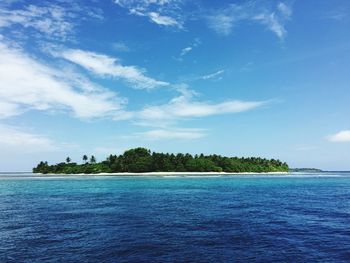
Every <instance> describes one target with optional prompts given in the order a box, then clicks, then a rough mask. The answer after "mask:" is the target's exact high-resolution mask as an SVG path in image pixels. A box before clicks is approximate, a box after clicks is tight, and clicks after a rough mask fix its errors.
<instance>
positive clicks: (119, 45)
mask: <svg viewBox="0 0 350 263" xmlns="http://www.w3.org/2000/svg"><path fill="white" fill-rule="evenodd" d="M112 48H113V49H114V50H115V51H118V52H129V51H130V48H129V47H128V46H127V45H126V44H125V43H124V42H121V41H119V42H115V43H113V44H112Z"/></svg>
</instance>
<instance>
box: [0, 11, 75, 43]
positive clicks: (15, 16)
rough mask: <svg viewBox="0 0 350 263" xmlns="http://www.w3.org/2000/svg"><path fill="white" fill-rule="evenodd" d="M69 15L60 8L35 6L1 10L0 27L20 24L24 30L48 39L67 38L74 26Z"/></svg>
mask: <svg viewBox="0 0 350 263" xmlns="http://www.w3.org/2000/svg"><path fill="white" fill-rule="evenodd" d="M68 19H69V15H68V14H67V12H66V11H65V10H64V9H63V8H62V7H60V6H57V5H50V6H45V7H44V6H40V7H39V6H34V5H29V6H27V7H25V8H24V9H18V10H8V9H0V27H9V26H12V25H13V24H19V25H21V26H23V27H24V28H33V29H35V30H37V31H39V32H40V33H43V34H44V35H45V36H46V37H53V38H63V39H65V38H67V36H68V34H69V33H70V32H71V31H72V29H73V25H72V24H71V23H70V22H69V21H68Z"/></svg>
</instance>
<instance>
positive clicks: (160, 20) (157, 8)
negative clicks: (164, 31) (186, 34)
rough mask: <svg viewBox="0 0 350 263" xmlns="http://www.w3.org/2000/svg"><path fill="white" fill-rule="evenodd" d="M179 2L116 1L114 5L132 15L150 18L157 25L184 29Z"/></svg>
mask: <svg viewBox="0 0 350 263" xmlns="http://www.w3.org/2000/svg"><path fill="white" fill-rule="evenodd" d="M180 2H181V1H179V0H131V1H130V0H115V1H114V3H115V4H117V5H119V6H120V7H122V8H126V9H128V10H129V12H130V14H132V15H136V16H143V17H148V18H149V20H150V21H151V22H152V23H154V24H157V25H160V26H164V27H175V28H178V29H182V28H183V21H182V18H181V16H180V15H179V13H178V12H177V11H178V9H179V7H178V4H179V3H180Z"/></svg>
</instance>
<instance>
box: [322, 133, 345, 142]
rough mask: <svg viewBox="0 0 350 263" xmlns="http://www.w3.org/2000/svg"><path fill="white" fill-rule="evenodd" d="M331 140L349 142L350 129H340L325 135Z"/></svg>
mask: <svg viewBox="0 0 350 263" xmlns="http://www.w3.org/2000/svg"><path fill="white" fill-rule="evenodd" d="M327 138H328V140H329V141H331V142H350V130H344V131H340V132H338V133H336V134H333V135H330V136H328V137H327Z"/></svg>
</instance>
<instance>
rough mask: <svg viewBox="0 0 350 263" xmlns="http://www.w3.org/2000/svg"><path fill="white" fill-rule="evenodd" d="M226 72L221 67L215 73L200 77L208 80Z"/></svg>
mask: <svg viewBox="0 0 350 263" xmlns="http://www.w3.org/2000/svg"><path fill="white" fill-rule="evenodd" d="M224 72H225V70H223V69H220V70H218V71H216V72H214V73H211V74H207V75H203V76H201V77H200V79H203V80H207V79H214V78H217V77H218V76H220V75H222V74H223V73H224Z"/></svg>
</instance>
